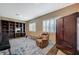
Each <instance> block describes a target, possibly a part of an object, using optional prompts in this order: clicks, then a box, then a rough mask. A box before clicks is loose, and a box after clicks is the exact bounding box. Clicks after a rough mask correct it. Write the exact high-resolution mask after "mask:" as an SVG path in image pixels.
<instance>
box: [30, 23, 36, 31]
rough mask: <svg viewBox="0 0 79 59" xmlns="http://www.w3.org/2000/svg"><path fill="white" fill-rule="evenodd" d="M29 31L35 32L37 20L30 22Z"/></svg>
mask: <svg viewBox="0 0 79 59" xmlns="http://www.w3.org/2000/svg"><path fill="white" fill-rule="evenodd" d="M29 31H33V32H35V31H36V23H35V22H33V23H29Z"/></svg>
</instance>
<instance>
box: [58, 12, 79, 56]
mask: <svg viewBox="0 0 79 59" xmlns="http://www.w3.org/2000/svg"><path fill="white" fill-rule="evenodd" d="M56 47H57V48H58V49H60V50H61V51H63V52H64V53H66V54H68V55H77V54H79V53H78V52H79V12H75V13H72V14H70V15H67V16H64V17H61V18H59V19H57V20H56Z"/></svg>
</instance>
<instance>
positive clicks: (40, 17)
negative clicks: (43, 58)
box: [0, 3, 79, 55]
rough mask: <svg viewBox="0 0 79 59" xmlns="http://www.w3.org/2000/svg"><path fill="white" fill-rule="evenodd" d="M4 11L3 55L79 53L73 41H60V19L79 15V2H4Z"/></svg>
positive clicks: (1, 19)
mask: <svg viewBox="0 0 79 59" xmlns="http://www.w3.org/2000/svg"><path fill="white" fill-rule="evenodd" d="M25 7H26V8H25ZM0 8H1V9H0V33H1V34H0V55H67V54H68V55H75V54H78V52H77V51H76V50H77V49H76V44H78V43H77V42H76V41H75V40H74V39H73V38H71V39H73V40H71V41H69V42H68V40H67V43H62V42H61V40H60V41H58V40H59V37H60V38H61V37H63V36H62V34H60V33H59V32H58V30H60V29H59V26H58V25H60V23H59V21H58V23H57V20H58V19H60V18H63V19H65V17H66V16H69V15H72V14H75V15H78V16H79V13H78V12H79V4H78V3H29V4H28V3H2V4H0ZM3 12H4V13H3ZM74 17H75V16H74ZM71 18H73V17H71ZM67 19H69V18H67ZM73 19H74V18H73ZM74 22H75V23H76V21H74ZM64 24H65V22H64ZM71 24H72V23H71ZM57 26H58V27H57ZM62 26H63V27H65V26H64V25H62ZM69 26H70V27H71V28H73V27H72V26H71V25H70V24H69ZM73 26H76V25H73ZM68 28H69V27H68ZM65 29H66V28H65ZM69 29H70V28H69ZM60 31H62V30H60ZM73 31H74V30H73ZM67 32H68V31H67ZM75 32H76V31H75ZM70 33H71V32H70ZM74 34H75V33H74ZM74 34H73V35H74ZM59 35H60V36H59ZM64 35H65V34H64ZM73 35H69V36H68V38H70V37H72V36H73ZM65 36H66V35H65ZM65 36H64V37H65ZM74 36H75V35H74ZM74 36H73V37H74ZM5 38H6V40H5ZM68 38H67V39H68ZM75 38H76V37H75ZM64 39H65V38H64ZM69 40H70V39H69ZM62 41H63V40H62ZM72 41H74V42H72ZM59 42H61V43H59ZM63 42H64V41H63ZM69 43H70V44H69ZM61 44H64V45H66V47H65V46H61ZM74 46H75V47H74ZM73 47H74V48H73Z"/></svg>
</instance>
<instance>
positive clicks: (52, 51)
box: [47, 45, 58, 55]
mask: <svg viewBox="0 0 79 59" xmlns="http://www.w3.org/2000/svg"><path fill="white" fill-rule="evenodd" d="M57 52H58V49H57V48H56V45H54V47H52V48H51V49H50V51H49V52H48V53H47V55H56V54H57Z"/></svg>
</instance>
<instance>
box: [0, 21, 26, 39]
mask: <svg viewBox="0 0 79 59" xmlns="http://www.w3.org/2000/svg"><path fill="white" fill-rule="evenodd" d="M18 29H19V30H18ZM0 31H1V32H4V33H7V35H8V36H9V38H16V37H23V36H25V23H20V22H12V21H6V20H0Z"/></svg>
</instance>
